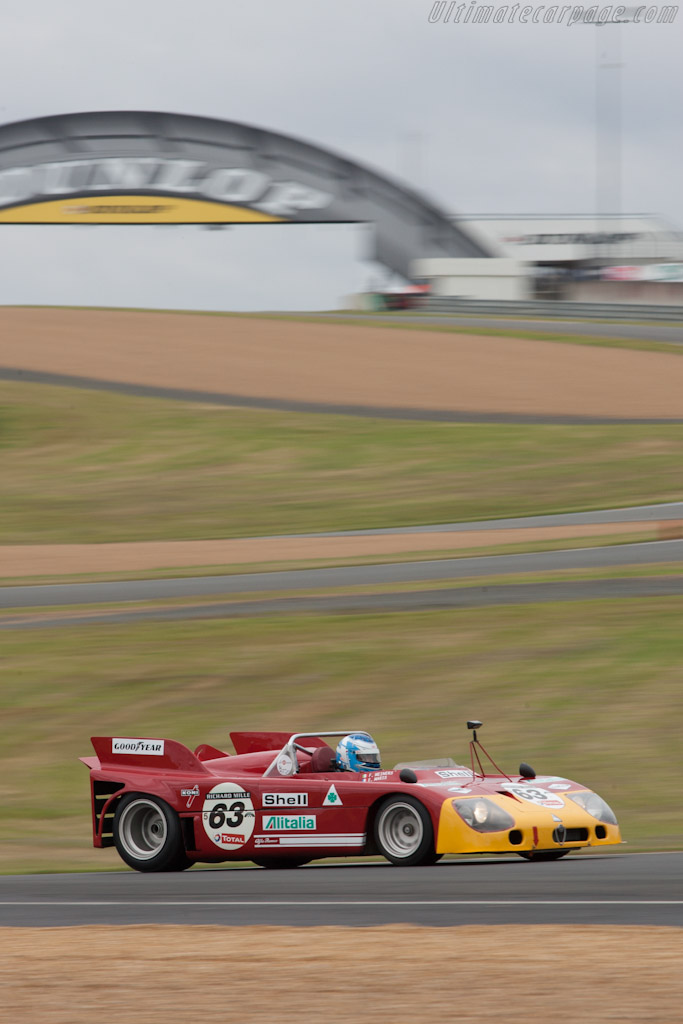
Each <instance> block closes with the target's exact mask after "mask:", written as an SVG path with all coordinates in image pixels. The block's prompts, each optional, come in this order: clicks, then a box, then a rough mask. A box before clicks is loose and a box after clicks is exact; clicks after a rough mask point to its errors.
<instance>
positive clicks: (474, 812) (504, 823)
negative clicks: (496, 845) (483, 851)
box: [451, 798, 515, 832]
mask: <svg viewBox="0 0 683 1024" xmlns="http://www.w3.org/2000/svg"><path fill="white" fill-rule="evenodd" d="M451 803H452V804H453V807H454V808H455V809H456V811H457V812H458V814H459V815H460V817H461V818H462V820H463V821H464V822H466V823H467V824H468V825H469V826H470V828H473V829H476V831H477V832H502V831H503V830H504V829H507V828H512V827H513V826H514V824H515V819H514V818H513V817H512V815H511V814H508V812H507V811H504V810H503V808H502V807H499V806H498V804H494V803H493V801H492V800H484V799H482V798H480V799H478V800H451Z"/></svg>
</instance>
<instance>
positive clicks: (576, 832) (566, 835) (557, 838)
mask: <svg viewBox="0 0 683 1024" xmlns="http://www.w3.org/2000/svg"><path fill="white" fill-rule="evenodd" d="M553 842H554V843H557V844H558V846H566V845H567V843H587V842H588V829H587V828H564V827H563V826H562V825H560V826H559V827H558V828H556V829H555V831H554V832H553Z"/></svg>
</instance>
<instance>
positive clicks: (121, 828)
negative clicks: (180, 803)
mask: <svg viewBox="0 0 683 1024" xmlns="http://www.w3.org/2000/svg"><path fill="white" fill-rule="evenodd" d="M114 844H115V846H116V849H117V850H118V853H119V856H120V857H121V860H123V861H125V863H126V864H127V865H128V866H129V867H131V868H135V870H136V871H184V870H185V868H187V867H189V866H190V863H191V861H189V860H188V857H187V855H186V853H185V847H184V844H183V833H182V829H181V827H180V819H179V817H178V815H177V814H176V812H175V811H174V810H173V808H172V807H169V805H168V804H167V803H166V801H165V800H161V799H160V798H159V797H156V796H147V795H146V794H145V793H128V794H127V795H126V796H124V797H121V799H120V800H119V802H118V806H117V808H116V813H115V815H114Z"/></svg>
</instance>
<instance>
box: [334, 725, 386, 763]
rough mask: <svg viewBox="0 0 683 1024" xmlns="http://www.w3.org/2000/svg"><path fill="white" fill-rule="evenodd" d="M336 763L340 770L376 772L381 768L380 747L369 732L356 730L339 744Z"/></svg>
mask: <svg viewBox="0 0 683 1024" xmlns="http://www.w3.org/2000/svg"><path fill="white" fill-rule="evenodd" d="M335 764H336V765H337V769H338V770H339V771H340V772H376V771H379V769H380V767H381V766H380V760H379V749H378V747H377V744H376V743H375V741H374V740H373V738H372V736H370V735H369V733H367V732H354V733H351V735H350V736H345V737H344V739H343V740H340V741H339V743H338V745H337V756H336V758H335Z"/></svg>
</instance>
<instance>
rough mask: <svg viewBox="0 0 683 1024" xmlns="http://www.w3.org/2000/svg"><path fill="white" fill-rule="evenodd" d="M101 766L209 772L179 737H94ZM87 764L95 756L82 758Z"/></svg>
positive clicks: (93, 743) (94, 745) (92, 740)
mask: <svg viewBox="0 0 683 1024" xmlns="http://www.w3.org/2000/svg"><path fill="white" fill-rule="evenodd" d="M90 742H91V743H92V745H93V747H94V748H95V753H96V754H97V759H98V761H99V767H100V768H118V767H124V766H125V767H127V768H142V769H146V770H147V771H155V770H160V771H176V772H186V773H187V772H192V773H194V774H200V775H208V774H209V773H208V771H207V770H206V768H205V767H204V765H203V764H202V762H201V761H200V760H199V758H198V757H197V756H196V755H195V754H193V753H192V751H191V750H190V749H189V748H188V747H186V746H184V745H183V744H182V743H178V742H177V741H176V740H166V739H164V740H160V739H151V738H149V737H139V736H136V737H126V736H92V737H91V740H90ZM82 760H84V761H86V763H87V764H88V767H91V768H93V767H96V765H93V764H91V763H89V762H92V761H93V760H94V758H88V759H87V760H86V759H85V758H82Z"/></svg>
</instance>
